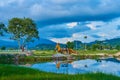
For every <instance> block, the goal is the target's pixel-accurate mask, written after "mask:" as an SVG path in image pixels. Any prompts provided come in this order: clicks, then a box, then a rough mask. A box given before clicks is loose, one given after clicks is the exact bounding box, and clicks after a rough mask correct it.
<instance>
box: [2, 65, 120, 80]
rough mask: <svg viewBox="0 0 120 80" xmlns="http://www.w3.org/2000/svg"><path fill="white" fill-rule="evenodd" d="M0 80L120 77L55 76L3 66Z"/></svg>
mask: <svg viewBox="0 0 120 80" xmlns="http://www.w3.org/2000/svg"><path fill="white" fill-rule="evenodd" d="M0 80H120V77H117V76H113V75H106V74H102V73H88V74H77V75H67V74H66V75H65V74H54V73H46V72H42V71H38V70H34V69H30V68H25V67H18V66H11V65H2V64H1V65H0Z"/></svg>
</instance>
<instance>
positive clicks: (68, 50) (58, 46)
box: [55, 43, 77, 54]
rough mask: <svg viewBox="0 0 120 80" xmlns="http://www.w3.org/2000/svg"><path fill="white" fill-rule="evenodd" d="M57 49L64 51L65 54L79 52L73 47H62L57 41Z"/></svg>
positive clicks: (60, 51)
mask: <svg viewBox="0 0 120 80" xmlns="http://www.w3.org/2000/svg"><path fill="white" fill-rule="evenodd" d="M55 49H56V50H57V52H59V53H63V54H65V53H68V54H77V52H76V51H74V50H73V49H69V48H61V47H60V44H59V43H57V45H56V47H55Z"/></svg>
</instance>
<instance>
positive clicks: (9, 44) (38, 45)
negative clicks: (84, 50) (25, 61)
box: [0, 38, 120, 49]
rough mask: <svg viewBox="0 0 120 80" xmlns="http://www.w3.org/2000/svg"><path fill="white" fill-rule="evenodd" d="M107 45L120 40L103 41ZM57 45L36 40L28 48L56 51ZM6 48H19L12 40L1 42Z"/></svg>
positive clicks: (45, 40) (47, 41)
mask: <svg viewBox="0 0 120 80" xmlns="http://www.w3.org/2000/svg"><path fill="white" fill-rule="evenodd" d="M102 42H104V43H106V44H109V45H111V46H116V45H120V38H115V39H110V40H104V41H102ZM95 43H96V41H94V42H90V43H87V44H89V45H92V44H95ZM81 44H83V43H82V42H81V41H74V45H75V48H80V47H81ZM55 45H56V42H53V41H51V40H48V39H43V38H40V39H39V40H38V39H35V41H34V42H29V43H28V45H27V47H28V48H31V49H54V48H55ZM64 45H65V44H61V46H64ZM3 46H4V47H6V48H18V43H17V42H16V41H11V40H0V47H3Z"/></svg>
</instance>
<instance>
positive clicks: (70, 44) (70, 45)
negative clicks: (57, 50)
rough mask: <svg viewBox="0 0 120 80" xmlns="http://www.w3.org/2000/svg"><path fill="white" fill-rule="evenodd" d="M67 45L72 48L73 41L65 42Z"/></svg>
mask: <svg viewBox="0 0 120 80" xmlns="http://www.w3.org/2000/svg"><path fill="white" fill-rule="evenodd" d="M67 47H68V48H71V49H73V48H74V42H70V41H68V42H67Z"/></svg>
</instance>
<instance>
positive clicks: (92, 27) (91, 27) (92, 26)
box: [86, 24, 96, 30]
mask: <svg viewBox="0 0 120 80" xmlns="http://www.w3.org/2000/svg"><path fill="white" fill-rule="evenodd" d="M86 26H87V27H89V28H90V29H91V30H96V27H95V26H94V25H92V24H87V25H86Z"/></svg>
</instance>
